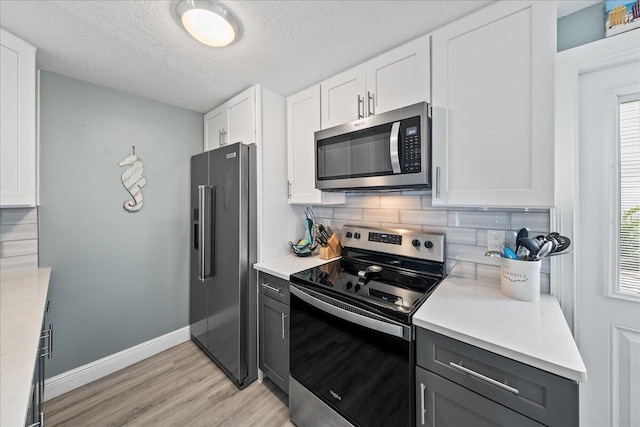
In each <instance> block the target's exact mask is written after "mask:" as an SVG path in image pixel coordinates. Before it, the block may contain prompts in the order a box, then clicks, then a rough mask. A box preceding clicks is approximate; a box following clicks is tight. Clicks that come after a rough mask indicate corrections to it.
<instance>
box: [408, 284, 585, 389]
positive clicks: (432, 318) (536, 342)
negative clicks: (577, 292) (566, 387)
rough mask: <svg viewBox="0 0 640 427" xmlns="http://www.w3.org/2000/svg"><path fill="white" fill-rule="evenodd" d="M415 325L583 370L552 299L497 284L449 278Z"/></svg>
mask: <svg viewBox="0 0 640 427" xmlns="http://www.w3.org/2000/svg"><path fill="white" fill-rule="evenodd" d="M413 323H414V324H415V325H416V326H419V327H422V328H425V329H429V330H431V331H434V332H437V333H440V334H442V335H446V336H449V337H451V338H455V339H457V340H459V341H462V342H465V343H467V344H471V345H473V346H476V347H479V348H482V349H485V350H488V351H491V352H494V353H497V354H499V355H502V356H505V357H508V358H510V359H514V360H516V361H518V362H521V363H525V364H527V365H530V366H533V367H536V368H538V369H542V370H545V371H547V372H551V373H553V374H556V375H559V376H561V377H564V378H569V379H571V380H574V381H586V379H587V370H586V368H585V366H584V363H583V361H582V357H581V356H580V353H579V352H578V347H577V346H576V343H575V341H574V340H573V336H572V335H571V331H570V330H569V326H568V325H567V322H566V321H565V318H564V315H563V314H562V310H561V309H560V305H559V304H558V301H557V300H556V298H555V297H554V296H552V295H547V294H543V295H540V301H538V302H526V301H519V300H515V299H512V298H509V297H506V296H504V295H502V293H501V292H500V286H499V285H495V284H492V283H485V282H480V281H477V280H470V279H461V278H457V277H451V278H447V279H446V280H445V281H444V282H442V283H441V284H440V286H438V288H437V289H436V290H435V292H434V293H433V294H431V296H430V297H429V298H428V299H427V300H426V301H425V302H424V304H422V307H420V309H419V310H418V311H417V312H416V314H415V315H414V317H413Z"/></svg>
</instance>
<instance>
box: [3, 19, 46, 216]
mask: <svg viewBox="0 0 640 427" xmlns="http://www.w3.org/2000/svg"><path fill="white" fill-rule="evenodd" d="M0 49H1V52H0V67H1V70H0V81H1V82H0V123H1V124H2V125H1V126H0V206H2V207H8V206H35V205H36V182H37V175H36V174H37V168H36V132H37V129H36V49H35V48H34V47H33V46H31V45H30V44H28V43H26V42H24V41H22V40H20V39H19V38H17V37H15V36H14V35H12V34H10V33H8V32H6V31H5V30H3V29H0Z"/></svg>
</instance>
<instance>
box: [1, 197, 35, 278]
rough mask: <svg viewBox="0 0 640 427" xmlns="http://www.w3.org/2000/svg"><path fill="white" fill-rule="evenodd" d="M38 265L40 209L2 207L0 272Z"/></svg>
mask: <svg viewBox="0 0 640 427" xmlns="http://www.w3.org/2000/svg"><path fill="white" fill-rule="evenodd" d="M37 267H38V209H37V208H2V209H0V273H2V274H4V273H9V272H12V271H17V270H26V269H29V268H37Z"/></svg>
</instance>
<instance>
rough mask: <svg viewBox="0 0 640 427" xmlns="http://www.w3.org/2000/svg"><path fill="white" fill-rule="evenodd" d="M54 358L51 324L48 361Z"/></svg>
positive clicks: (50, 326)
mask: <svg viewBox="0 0 640 427" xmlns="http://www.w3.org/2000/svg"><path fill="white" fill-rule="evenodd" d="M52 357H53V325H52V324H49V354H48V357H47V359H51V358H52Z"/></svg>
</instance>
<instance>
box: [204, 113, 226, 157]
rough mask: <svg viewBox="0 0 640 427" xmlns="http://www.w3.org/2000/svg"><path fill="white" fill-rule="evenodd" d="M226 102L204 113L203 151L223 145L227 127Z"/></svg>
mask: <svg viewBox="0 0 640 427" xmlns="http://www.w3.org/2000/svg"><path fill="white" fill-rule="evenodd" d="M228 128H229V126H228V113H227V104H223V105H221V106H219V107H218V108H216V109H215V110H212V111H210V112H208V113H207V114H205V115H204V151H209V150H213V149H216V148H218V147H220V146H222V145H224V138H225V137H226V129H228Z"/></svg>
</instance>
